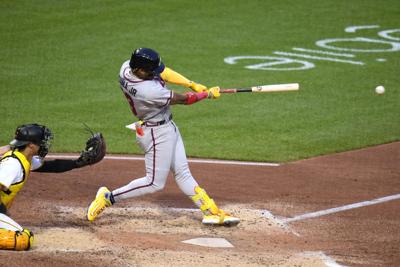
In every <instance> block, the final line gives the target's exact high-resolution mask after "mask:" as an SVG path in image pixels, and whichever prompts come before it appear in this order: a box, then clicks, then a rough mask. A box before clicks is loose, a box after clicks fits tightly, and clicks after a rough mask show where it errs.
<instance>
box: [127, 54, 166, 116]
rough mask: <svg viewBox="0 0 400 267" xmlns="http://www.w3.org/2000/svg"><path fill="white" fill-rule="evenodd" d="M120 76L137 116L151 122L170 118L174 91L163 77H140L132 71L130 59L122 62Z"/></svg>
mask: <svg viewBox="0 0 400 267" xmlns="http://www.w3.org/2000/svg"><path fill="white" fill-rule="evenodd" d="M119 78H120V87H121V89H122V91H123V92H124V94H125V97H126V98H127V99H128V102H129V105H130V106H131V110H132V112H133V114H134V115H135V116H136V117H138V118H139V119H140V120H142V121H149V122H159V121H163V120H168V119H169V118H170V115H171V110H170V107H169V104H170V101H171V99H172V96H173V92H172V91H171V90H168V88H167V87H166V86H165V82H164V81H163V80H162V79H161V78H159V77H156V78H155V79H153V80H141V79H139V78H138V77H136V76H135V75H134V74H133V73H132V71H131V68H130V67H129V60H128V61H125V62H124V63H123V64H122V67H121V70H120V72H119Z"/></svg>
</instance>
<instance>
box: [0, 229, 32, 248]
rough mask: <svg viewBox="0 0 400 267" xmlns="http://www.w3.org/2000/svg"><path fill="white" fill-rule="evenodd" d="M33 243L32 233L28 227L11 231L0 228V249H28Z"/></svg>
mask: <svg viewBox="0 0 400 267" xmlns="http://www.w3.org/2000/svg"><path fill="white" fill-rule="evenodd" d="M32 244H33V233H32V232H31V231H29V230H28V229H24V230H23V231H11V230H6V229H0V249H8V250H29V248H31V247H32Z"/></svg>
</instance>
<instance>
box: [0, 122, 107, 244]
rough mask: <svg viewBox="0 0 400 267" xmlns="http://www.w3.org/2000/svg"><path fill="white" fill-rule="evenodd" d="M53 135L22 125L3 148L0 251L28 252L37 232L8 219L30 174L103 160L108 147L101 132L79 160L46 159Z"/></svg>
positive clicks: (0, 157) (43, 128)
mask: <svg viewBox="0 0 400 267" xmlns="http://www.w3.org/2000/svg"><path fill="white" fill-rule="evenodd" d="M52 139H53V135H52V133H51V131H50V129H49V128H47V127H46V126H43V125H39V124H25V125H21V126H19V127H18V128H17V130H16V131H15V139H14V140H12V141H11V142H10V145H7V146H3V147H1V148H0V249H9V250H28V249H29V248H30V247H31V246H32V242H33V233H32V232H31V231H29V230H28V229H24V228H22V227H21V226H20V225H19V224H18V223H16V222H15V221H14V220H13V219H11V218H10V217H8V216H7V209H9V208H10V206H11V204H12V201H13V200H14V197H15V196H16V195H17V193H18V192H19V191H20V190H21V189H22V187H23V186H24V184H25V182H26V180H27V179H28V177H29V173H30V171H37V172H66V171H69V170H72V169H75V168H81V167H84V166H87V165H91V164H95V163H97V162H99V161H101V160H102V159H103V157H104V155H105V152H106V145H105V141H104V138H103V136H102V134H101V133H96V134H92V136H91V137H90V138H89V140H88V141H87V142H86V148H85V150H84V151H82V152H81V154H80V156H79V157H78V158H77V159H74V160H72V159H56V160H46V161H45V160H44V158H45V157H46V155H47V153H48V151H49V148H50V142H51V140H52Z"/></svg>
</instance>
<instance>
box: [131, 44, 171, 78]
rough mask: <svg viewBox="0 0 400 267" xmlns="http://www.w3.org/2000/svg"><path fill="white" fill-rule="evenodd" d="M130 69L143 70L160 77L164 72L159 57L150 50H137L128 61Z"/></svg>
mask: <svg viewBox="0 0 400 267" xmlns="http://www.w3.org/2000/svg"><path fill="white" fill-rule="evenodd" d="M129 66H130V67H131V69H133V70H134V69H138V68H140V69H144V70H145V71H147V72H150V73H152V74H154V75H160V73H161V72H163V71H164V69H165V65H164V63H162V62H161V57H160V55H159V54H158V53H157V52H156V51H154V50H153V49H150V48H138V49H136V50H135V51H134V52H133V53H132V56H131V60H130V61H129Z"/></svg>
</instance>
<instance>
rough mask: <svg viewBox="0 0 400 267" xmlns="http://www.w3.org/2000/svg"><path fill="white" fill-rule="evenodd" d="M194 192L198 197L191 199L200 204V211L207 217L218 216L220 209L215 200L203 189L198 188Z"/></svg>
mask: <svg viewBox="0 0 400 267" xmlns="http://www.w3.org/2000/svg"><path fill="white" fill-rule="evenodd" d="M194 191H195V192H196V195H194V196H192V197H191V198H192V200H193V202H194V203H196V204H197V203H199V202H200V209H201V211H202V212H203V213H204V214H205V215H210V214H213V215H215V214H218V212H219V208H218V207H217V205H216V204H215V202H214V200H213V199H211V198H210V197H209V196H208V195H207V193H206V191H205V190H204V189H203V188H201V187H200V186H196V187H195V188H194Z"/></svg>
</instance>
